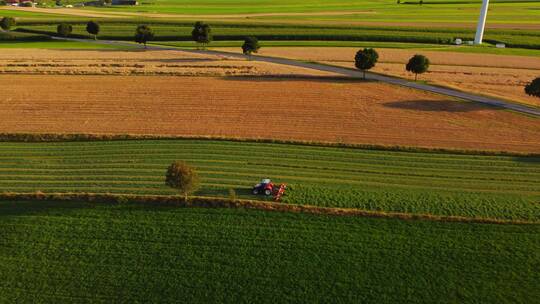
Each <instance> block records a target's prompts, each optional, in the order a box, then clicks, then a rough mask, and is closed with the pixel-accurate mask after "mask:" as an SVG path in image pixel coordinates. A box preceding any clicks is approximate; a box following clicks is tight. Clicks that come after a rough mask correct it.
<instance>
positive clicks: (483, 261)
mask: <svg viewBox="0 0 540 304" xmlns="http://www.w3.org/2000/svg"><path fill="white" fill-rule="evenodd" d="M539 244H540V226H538V225H521V226H514V225H489V224H463V223H439V222H429V221H402V220H390V219H370V218H355V217H328V216H315V215H306V214H291V213H273V212H264V211H249V210H242V209H197V208H168V207H144V206H140V205H122V206H107V205H94V204H85V203H77V202H63V203H55V202H21V201H19V202H9V201H7V202H5V201H4V202H0V273H1V274H2V280H0V299H1V300H2V302H18V303H20V302H29V303H36V302H40V303H43V302H47V303H59V302H62V303H65V302H70V303H83V302H84V303H87V302H90V301H91V302H96V301H97V302H108V303H110V302H129V303H134V302H156V301H159V302H183V303H201V302H226V303H276V302H295V303H320V302H332V303H403V302H408V303H426V302H427V303H435V302H436V303H533V302H535V301H536V300H537V299H538V297H537V296H538V285H539V284H540V275H539V272H538V271H537V269H538V265H539V263H540V250H539V249H540V248H539Z"/></svg>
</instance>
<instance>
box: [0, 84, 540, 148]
mask: <svg viewBox="0 0 540 304" xmlns="http://www.w3.org/2000/svg"><path fill="white" fill-rule="evenodd" d="M0 81H2V82H3V83H10V85H9V86H6V87H4V93H3V95H2V97H0V105H1V107H0V114H1V116H2V117H3V119H2V120H1V121H0V131H1V132H59V133H74V132H75V133H132V134H174V135H209V136H222V137H243V138H276V139H294V140H306V141H330V142H344V143H361V144H380V145H399V146H421V147H438V148H453V149H468V150H479V149H485V150H498V151H500V150H508V151H520V152H538V151H539V150H540V137H538V134H539V133H540V124H538V120H537V119H535V118H531V117H527V116H523V115H517V114H514V113H511V112H508V111H502V110H500V109H496V108H489V107H485V106H481V105H477V104H472V103H465V102H457V101H455V100H451V99H448V98H446V97H443V96H439V95H434V94H428V93H424V92H420V91H417V90H412V89H408V88H402V87H396V86H391V85H386V84H382V83H376V82H363V81H358V80H348V79H342V78H341V79H339V78H317V79H313V78H308V79H305V78H304V79H302V78H265V77H259V78H257V77H224V78H208V77H167V76H160V77H156V76H137V77H134V76H126V77H124V76H114V77H113V76H61V75H60V76H58V75H56V76H55V75H53V76H48V75H45V76H44V75H39V76H37V75H3V76H0Z"/></svg>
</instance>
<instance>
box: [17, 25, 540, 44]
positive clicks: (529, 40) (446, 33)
mask: <svg viewBox="0 0 540 304" xmlns="http://www.w3.org/2000/svg"><path fill="white" fill-rule="evenodd" d="M139 23H140V22H125V21H124V22H121V23H120V22H112V21H108V22H102V24H101V25H102V26H101V32H100V34H99V37H100V39H104V40H128V41H132V40H133V36H134V33H135V28H136V27H137V24H139ZM72 24H73V36H74V37H80V38H90V36H89V35H88V33H87V32H86V23H84V22H83V23H81V22H80V21H73V22H72ZM57 25H58V22H54V21H50V22H27V23H21V24H20V25H19V28H21V29H23V30H31V31H35V32H37V33H43V34H52V35H55V34H56V26H57ZM150 25H151V26H152V28H153V30H154V33H155V38H154V40H155V41H191V39H192V38H191V30H192V29H193V25H192V24H191V23H186V22H174V23H171V22H167V23H164V22H161V23H158V22H155V21H154V23H150ZM212 32H213V35H214V39H215V40H216V41H230V40H237V41H241V40H243V39H244V38H245V37H246V36H256V37H258V38H259V39H260V40H261V41H293V40H294V41H351V42H354V41H371V42H374V41H375V42H377V41H378V42H407V43H425V44H445V45H448V44H451V43H452V42H453V41H454V40H455V39H456V38H461V39H464V40H472V39H473V38H474V31H473V30H467V29H454V28H449V29H443V28H415V27H388V26H387V27H373V26H349V27H344V26H307V25H306V26H290V25H260V24H259V25H257V24H230V23H215V24H212ZM485 40H486V42H493V43H495V42H504V43H506V44H507V45H508V46H509V47H521V48H540V33H539V32H538V31H537V30H511V29H507V30H488V31H486V35H485Z"/></svg>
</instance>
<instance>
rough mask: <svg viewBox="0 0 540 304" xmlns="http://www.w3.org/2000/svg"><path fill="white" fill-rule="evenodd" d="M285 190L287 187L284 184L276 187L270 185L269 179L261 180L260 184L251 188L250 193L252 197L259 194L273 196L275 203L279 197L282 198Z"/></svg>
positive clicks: (272, 184)
mask: <svg viewBox="0 0 540 304" xmlns="http://www.w3.org/2000/svg"><path fill="white" fill-rule="evenodd" d="M286 188H287V185H285V184H280V185H279V186H278V185H275V184H274V183H272V181H271V180H270V179H268V178H265V179H263V180H261V182H260V183H258V184H256V185H255V186H253V188H252V190H251V193H253V194H254V195H259V194H264V195H266V196H270V195H273V196H274V199H275V200H276V201H279V200H280V199H281V197H282V196H283V194H284V193H285V189H286Z"/></svg>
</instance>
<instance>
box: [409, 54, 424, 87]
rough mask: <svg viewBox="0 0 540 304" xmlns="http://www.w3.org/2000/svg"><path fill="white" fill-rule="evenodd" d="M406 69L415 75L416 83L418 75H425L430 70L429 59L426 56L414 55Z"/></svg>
mask: <svg viewBox="0 0 540 304" xmlns="http://www.w3.org/2000/svg"><path fill="white" fill-rule="evenodd" d="M405 69H406V70H407V71H408V72H411V73H414V81H416V80H417V79H418V74H422V73H425V72H427V70H428V69H429V59H427V57H426V56H424V55H418V54H417V55H414V56H412V57H411V59H409V62H407V65H406V66H405Z"/></svg>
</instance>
